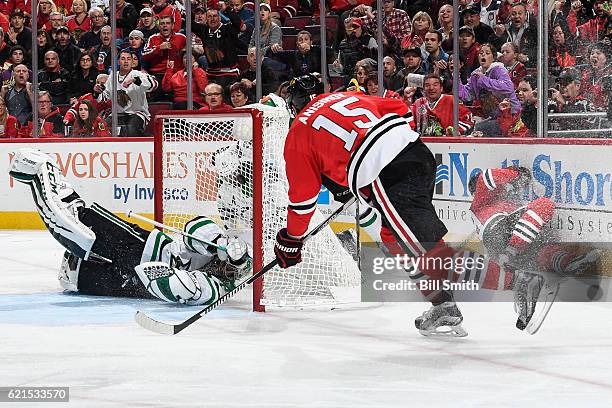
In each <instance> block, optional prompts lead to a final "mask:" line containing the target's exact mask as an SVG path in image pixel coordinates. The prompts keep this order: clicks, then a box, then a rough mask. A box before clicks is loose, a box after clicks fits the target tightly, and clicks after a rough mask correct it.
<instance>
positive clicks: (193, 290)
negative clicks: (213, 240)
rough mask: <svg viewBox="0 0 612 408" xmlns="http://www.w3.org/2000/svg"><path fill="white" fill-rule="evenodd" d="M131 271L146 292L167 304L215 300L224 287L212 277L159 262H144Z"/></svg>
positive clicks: (198, 303)
mask: <svg viewBox="0 0 612 408" xmlns="http://www.w3.org/2000/svg"><path fill="white" fill-rule="evenodd" d="M135 270H136V274H137V275H138V277H139V278H140V280H141V281H142V283H143V284H144V286H145V287H146V288H147V290H148V291H149V293H151V294H152V295H153V296H155V297H156V298H158V299H161V300H164V301H166V302H170V303H181V304H186V305H206V304H210V303H213V302H215V301H217V299H219V297H220V296H221V295H223V294H225V292H226V290H227V289H226V288H224V286H223V285H222V284H221V282H220V281H219V280H218V279H217V278H215V277H213V276H209V275H208V274H205V273H203V272H200V271H192V272H188V271H185V270H182V269H176V268H172V267H170V266H169V265H168V264H166V263H163V262H145V263H143V264H140V265H138V266H136V268H135Z"/></svg>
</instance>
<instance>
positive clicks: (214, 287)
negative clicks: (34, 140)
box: [9, 148, 252, 305]
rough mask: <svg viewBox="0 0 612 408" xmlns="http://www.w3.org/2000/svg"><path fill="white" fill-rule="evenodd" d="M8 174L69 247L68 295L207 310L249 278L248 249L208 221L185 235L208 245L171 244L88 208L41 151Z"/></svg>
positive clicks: (191, 225)
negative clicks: (154, 299)
mask: <svg viewBox="0 0 612 408" xmlns="http://www.w3.org/2000/svg"><path fill="white" fill-rule="evenodd" d="M9 173H10V175H11V176H12V177H13V178H15V179H16V180H18V181H20V182H22V183H25V184H28V185H29V186H30V188H31V190H32V196H33V198H34V203H35V205H36V208H37V210H38V212H39V214H40V216H41V218H42V220H43V222H44V223H45V225H46V226H47V228H48V229H49V232H51V234H52V235H53V237H54V238H55V239H56V240H57V241H58V242H59V243H60V244H62V246H64V247H65V248H66V252H65V253H64V259H63V261H62V266H61V269H60V273H59V280H60V282H61V285H62V287H64V288H65V289H67V290H70V291H78V292H79V293H82V294H87V295H102V296H122V297H139V298H151V297H152V296H154V297H157V298H159V299H162V300H165V301H167V302H179V303H184V304H189V305H202V304H208V303H212V302H214V301H216V300H217V299H218V298H219V296H222V295H223V294H224V293H225V292H227V291H229V290H231V289H233V287H234V282H235V281H236V280H237V279H239V278H241V277H243V276H245V275H246V274H250V273H251V267H252V260H251V258H252V254H251V249H250V246H249V245H248V244H247V243H246V242H244V241H243V240H242V239H241V238H239V237H235V236H229V235H227V234H226V233H225V231H223V229H222V228H221V227H220V226H219V225H217V224H216V223H215V222H214V221H213V220H211V219H209V218H207V217H196V218H194V219H192V220H190V221H189V222H187V223H186V224H185V231H186V232H188V233H189V234H190V235H191V236H192V237H197V238H200V239H201V240H202V241H204V242H207V243H208V244H206V243H204V242H200V241H197V240H195V239H192V238H187V237H185V238H184V239H181V240H174V239H173V238H171V237H170V236H168V235H166V234H165V233H163V232H161V231H159V230H156V229H153V230H152V231H147V230H145V229H143V228H140V227H139V226H138V225H136V224H131V223H128V222H126V221H124V220H122V219H120V218H118V217H116V216H115V215H114V214H112V213H111V212H110V211H108V210H106V209H105V208H103V207H102V206H100V205H98V204H96V203H93V204H92V205H90V206H87V205H86V204H85V202H84V201H83V200H82V199H81V198H80V197H79V195H78V194H77V193H76V192H75V191H74V189H73V188H72V186H71V185H70V184H69V183H68V182H67V181H66V179H65V178H64V177H63V175H62V173H61V171H60V170H59V168H58V167H57V166H56V165H55V164H54V163H53V161H52V160H51V158H50V157H49V156H48V155H46V154H44V153H41V152H40V151H37V150H34V149H28V148H25V149H20V150H18V151H17V152H16V154H15V157H14V158H13V160H12V161H11V164H10V167H9ZM217 247H221V248H217ZM222 248H224V249H225V250H222Z"/></svg>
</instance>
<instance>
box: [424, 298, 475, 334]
mask: <svg viewBox="0 0 612 408" xmlns="http://www.w3.org/2000/svg"><path fill="white" fill-rule="evenodd" d="M462 321H463V316H462V315H461V311H460V310H459V308H458V307H457V305H456V304H455V302H444V303H442V304H439V305H435V306H432V307H431V308H430V309H429V310H427V311H425V312H423V314H422V315H421V316H419V317H417V318H416V319H415V320H414V325H415V326H416V328H417V329H418V330H419V333H421V334H422V335H423V336H426V337H429V336H452V337H465V336H467V335H468V334H467V332H466V331H465V330H464V329H463V327H461V322H462Z"/></svg>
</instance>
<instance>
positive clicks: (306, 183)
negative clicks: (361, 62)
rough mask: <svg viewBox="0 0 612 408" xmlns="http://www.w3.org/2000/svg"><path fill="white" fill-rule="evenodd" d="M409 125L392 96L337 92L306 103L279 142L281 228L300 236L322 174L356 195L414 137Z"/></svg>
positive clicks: (403, 108)
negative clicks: (285, 202) (285, 185)
mask: <svg viewBox="0 0 612 408" xmlns="http://www.w3.org/2000/svg"><path fill="white" fill-rule="evenodd" d="M413 127H414V124H413V121H412V113H411V112H410V110H409V109H408V107H407V106H406V105H405V104H404V103H403V102H402V101H401V100H398V99H389V98H380V97H375V96H367V95H364V94H362V93H358V92H355V93H353V92H339V93H332V94H323V95H320V96H318V97H317V98H315V99H314V100H313V101H312V102H310V103H309V104H308V105H307V106H306V107H305V108H304V109H303V110H302V111H301V112H300V114H299V115H297V117H296V118H295V120H294V121H293V124H292V125H291V128H290V129H289V133H288V135H287V140H286V141H285V151H284V157H285V162H286V170H287V179H288V180H289V209H288V215H287V232H288V233H289V234H290V235H292V236H295V237H301V236H303V235H304V233H305V232H306V230H307V229H308V224H309V222H310V218H311V217H312V214H313V212H314V210H315V207H316V204H317V198H318V195H319V191H320V189H321V184H322V179H323V178H322V176H325V177H326V178H328V179H330V180H331V181H332V182H334V183H336V184H338V185H340V186H344V187H350V188H351V190H352V191H353V194H355V195H356V196H358V194H357V193H358V190H359V189H360V188H362V187H364V186H367V185H369V184H371V183H372V182H373V181H374V180H375V179H376V178H377V177H378V174H379V173H380V171H381V170H382V169H383V168H384V167H385V166H386V165H387V164H389V163H390V162H391V160H393V158H395V157H396V156H397V155H398V154H399V153H400V152H401V151H402V150H403V149H404V148H406V146H408V145H409V144H410V143H412V142H414V141H416V140H417V139H418V137H419V135H418V134H417V133H416V132H414V130H413Z"/></svg>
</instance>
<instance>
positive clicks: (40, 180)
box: [9, 148, 96, 259]
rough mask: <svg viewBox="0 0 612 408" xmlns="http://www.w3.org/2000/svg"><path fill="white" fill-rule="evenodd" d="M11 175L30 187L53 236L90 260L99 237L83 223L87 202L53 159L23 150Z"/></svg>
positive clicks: (35, 202) (20, 151)
mask: <svg viewBox="0 0 612 408" xmlns="http://www.w3.org/2000/svg"><path fill="white" fill-rule="evenodd" d="M9 174H10V175H11V176H12V177H13V178H15V179H16V180H18V181H20V182H22V183H26V184H29V185H30V188H31V190H32V196H33V198H34V204H35V205H36V209H37V210H38V213H39V214H40V216H41V218H42V220H43V222H44V223H45V225H46V226H47V229H48V230H49V232H50V233H51V235H53V237H54V238H55V239H56V240H57V241H58V242H59V243H60V244H62V246H64V247H65V248H66V249H67V250H68V251H70V252H71V253H73V254H74V255H76V256H77V257H79V258H82V259H88V258H89V254H90V252H91V247H92V246H93V243H94V241H95V239H96V235H95V234H94V232H93V231H92V230H91V229H90V228H88V227H87V226H86V225H85V224H83V223H82V222H81V221H80V220H79V209H80V208H82V207H83V206H84V202H83V200H81V199H80V197H79V195H78V194H77V193H76V192H75V191H74V189H73V188H72V186H71V185H70V184H69V183H68V182H67V181H66V179H65V178H64V176H63V175H62V173H61V171H60V169H59V168H57V166H55V165H54V164H53V162H52V160H51V157H49V156H48V155H46V154H44V153H42V152H39V151H37V150H34V149H29V148H23V149H19V150H18V151H17V152H16V153H15V156H14V157H13V160H11V164H10V166H9Z"/></svg>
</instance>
